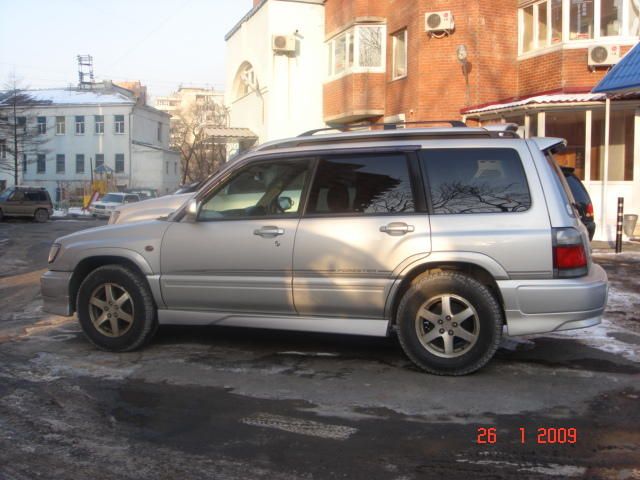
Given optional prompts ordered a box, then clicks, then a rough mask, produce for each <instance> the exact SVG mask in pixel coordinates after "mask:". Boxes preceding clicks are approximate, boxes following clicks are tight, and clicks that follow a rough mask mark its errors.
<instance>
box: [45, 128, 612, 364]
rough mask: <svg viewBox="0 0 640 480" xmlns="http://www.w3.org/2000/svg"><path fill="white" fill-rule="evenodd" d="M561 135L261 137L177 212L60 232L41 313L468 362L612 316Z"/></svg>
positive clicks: (116, 339) (119, 344) (123, 333)
mask: <svg viewBox="0 0 640 480" xmlns="http://www.w3.org/2000/svg"><path fill="white" fill-rule="evenodd" d="M563 145H564V141H563V140H561V139H553V138H536V139H530V140H523V139H520V138H519V137H518V136H517V135H516V134H515V133H513V132H512V131H511V130H510V129H508V128H507V129H505V130H502V131H498V130H489V129H484V128H466V127H451V128H420V129H397V130H378V131H360V132H349V133H339V134H322V135H318V134H316V135H314V134H308V135H303V136H300V137H296V138H292V139H286V140H282V141H276V142H270V143H266V144H263V145H261V146H260V147H258V148H256V149H255V150H253V151H250V152H248V153H246V154H244V156H243V157H241V158H239V159H238V160H236V161H235V162H233V163H232V164H230V165H227V166H226V168H224V169H223V170H222V171H220V172H219V173H218V174H217V175H216V176H215V177H213V178H212V179H210V180H209V181H208V182H206V183H205V184H204V185H203V186H202V188H201V189H200V190H199V191H198V193H197V194H196V196H195V197H194V199H193V200H191V201H190V202H187V204H186V205H185V206H183V207H182V208H180V209H179V210H178V211H177V212H175V213H173V214H172V215H170V216H169V217H168V218H160V219H157V220H151V221H147V222H142V223H134V224H125V225H111V226H106V227H100V228H97V229H91V230H84V231H81V232H78V233H75V234H72V235H68V236H65V237H62V238H60V239H58V240H57V241H56V242H55V244H54V245H53V246H52V248H51V252H50V255H49V271H48V272H47V273H45V274H44V275H43V277H42V295H43V298H44V305H45V310H46V311H48V312H51V313H55V314H59V315H66V316H69V315H72V314H73V313H74V312H77V315H78V319H79V321H80V324H81V325H82V329H83V330H84V332H85V334H86V336H87V337H88V338H89V340H91V341H92V342H93V343H94V344H95V345H97V346H98V347H100V348H103V349H106V350H111V351H117V352H121V351H130V350H134V349H137V348H139V347H141V346H142V345H144V344H145V343H147V342H148V341H149V340H150V339H151V338H152V337H153V334H154V333H155V331H156V329H157V327H158V325H162V324H182V325H185V324H188V325H232V326H243V327H261V328H273V329H288V330H301V331H312V332H332V333H342V334H357V335H374V336H387V335H390V334H392V333H397V336H398V339H399V340H400V343H401V345H402V347H403V349H404V351H405V352H406V354H407V356H408V357H409V358H410V359H411V360H412V361H413V362H415V364H416V365H418V366H419V367H421V368H422V369H424V370H426V371H428V372H431V373H436V374H447V375H462V374H466V373H470V372H473V371H475V370H477V369H479V368H480V367H482V366H483V365H484V364H485V363H487V362H488V361H489V360H490V359H491V357H492V356H493V354H494V352H495V351H496V349H497V347H498V344H499V342H500V338H501V335H502V334H503V331H506V333H507V334H508V335H525V334H532V333H543V332H551V331H557V330H568V329H573V328H584V327H589V326H592V325H596V324H598V323H599V322H600V319H601V316H602V313H603V311H604V308H605V304H606V300H607V289H608V284H607V276H606V274H605V272H604V270H603V269H602V268H601V267H600V266H598V265H596V264H594V263H593V262H592V260H591V254H590V249H589V243H588V236H587V231H586V229H585V227H584V225H583V224H582V223H581V222H580V218H579V215H578V214H577V213H576V211H575V209H574V207H573V206H572V205H573V203H574V202H573V199H572V197H571V192H570V190H569V189H568V186H567V184H566V182H565V179H564V176H563V175H562V172H561V171H560V169H559V168H558V166H557V165H556V163H555V161H554V160H553V156H552V154H553V152H554V150H556V149H559V148H562V147H563Z"/></svg>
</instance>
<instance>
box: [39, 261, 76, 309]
mask: <svg viewBox="0 0 640 480" xmlns="http://www.w3.org/2000/svg"><path fill="white" fill-rule="evenodd" d="M71 275H72V272H52V271H48V272H45V274H44V275H42V277H40V291H41V292H42V301H43V303H44V306H43V310H44V311H45V312H47V313H53V314H55V315H62V316H63V317H69V316H71V315H73V308H72V307H71V302H70V300H69V282H70V281H71Z"/></svg>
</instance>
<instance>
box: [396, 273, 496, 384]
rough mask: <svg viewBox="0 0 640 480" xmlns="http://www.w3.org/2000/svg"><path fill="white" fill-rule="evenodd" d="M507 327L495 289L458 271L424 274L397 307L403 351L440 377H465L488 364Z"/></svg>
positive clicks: (417, 363)
mask: <svg viewBox="0 0 640 480" xmlns="http://www.w3.org/2000/svg"><path fill="white" fill-rule="evenodd" d="M502 325H503V313H502V308H501V307H500V304H499V303H498V301H497V300H496V298H495V297H494V295H493V294H492V293H491V291H490V290H489V289H488V288H487V287H486V286H485V285H483V284H481V283H480V282H478V281H477V280H476V279H474V278H472V277H470V276H467V275H464V274H461V273H458V272H451V271H437V272H427V273H425V274H423V275H421V276H419V277H418V278H417V279H416V280H414V282H413V284H412V285H411V287H410V288H409V290H407V292H406V293H405V294H404V296H403V297H402V300H401V302H400V305H399V307H398V338H399V340H400V344H401V345H402V348H403V350H404V351H405V353H406V354H407V356H408V357H409V358H410V359H411V360H412V361H413V362H414V363H415V364H416V365H417V366H418V367H420V368H421V369H423V370H425V371H427V372H429V373H434V374H437V375H465V374H468V373H472V372H474V371H476V370H478V369H479V368H481V367H482V366H484V365H485V364H486V363H487V362H488V361H489V360H490V359H491V358H492V357H493V355H494V353H495V351H496V349H497V348H498V345H499V343H500V337H501V335H502Z"/></svg>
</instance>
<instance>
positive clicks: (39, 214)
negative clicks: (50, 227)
mask: <svg viewBox="0 0 640 480" xmlns="http://www.w3.org/2000/svg"><path fill="white" fill-rule="evenodd" d="M33 219H34V220H35V221H36V222H38V223H45V222H47V221H48V220H49V212H47V211H46V210H45V209H44V208H39V209H38V210H36V212H35V213H34V214H33Z"/></svg>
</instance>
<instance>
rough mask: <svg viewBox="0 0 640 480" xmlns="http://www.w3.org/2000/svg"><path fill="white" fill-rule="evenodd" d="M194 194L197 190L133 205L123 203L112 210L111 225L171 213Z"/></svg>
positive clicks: (140, 220)
mask: <svg viewBox="0 0 640 480" xmlns="http://www.w3.org/2000/svg"><path fill="white" fill-rule="evenodd" d="M194 195H195V192H191V193H183V194H180V195H166V196H164V197H159V198H152V199H149V200H144V201H142V202H139V203H136V204H133V205H122V206H120V207H118V208H117V209H114V210H113V211H112V212H111V217H109V225H113V224H121V223H132V222H142V221H144V220H152V219H154V218H158V217H163V216H165V215H169V214H170V213H172V212H174V211H176V210H177V209H178V208H180V207H181V206H182V205H183V204H184V203H185V202H187V201H188V200H189V199H191V198H192V197H193V196H194Z"/></svg>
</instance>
